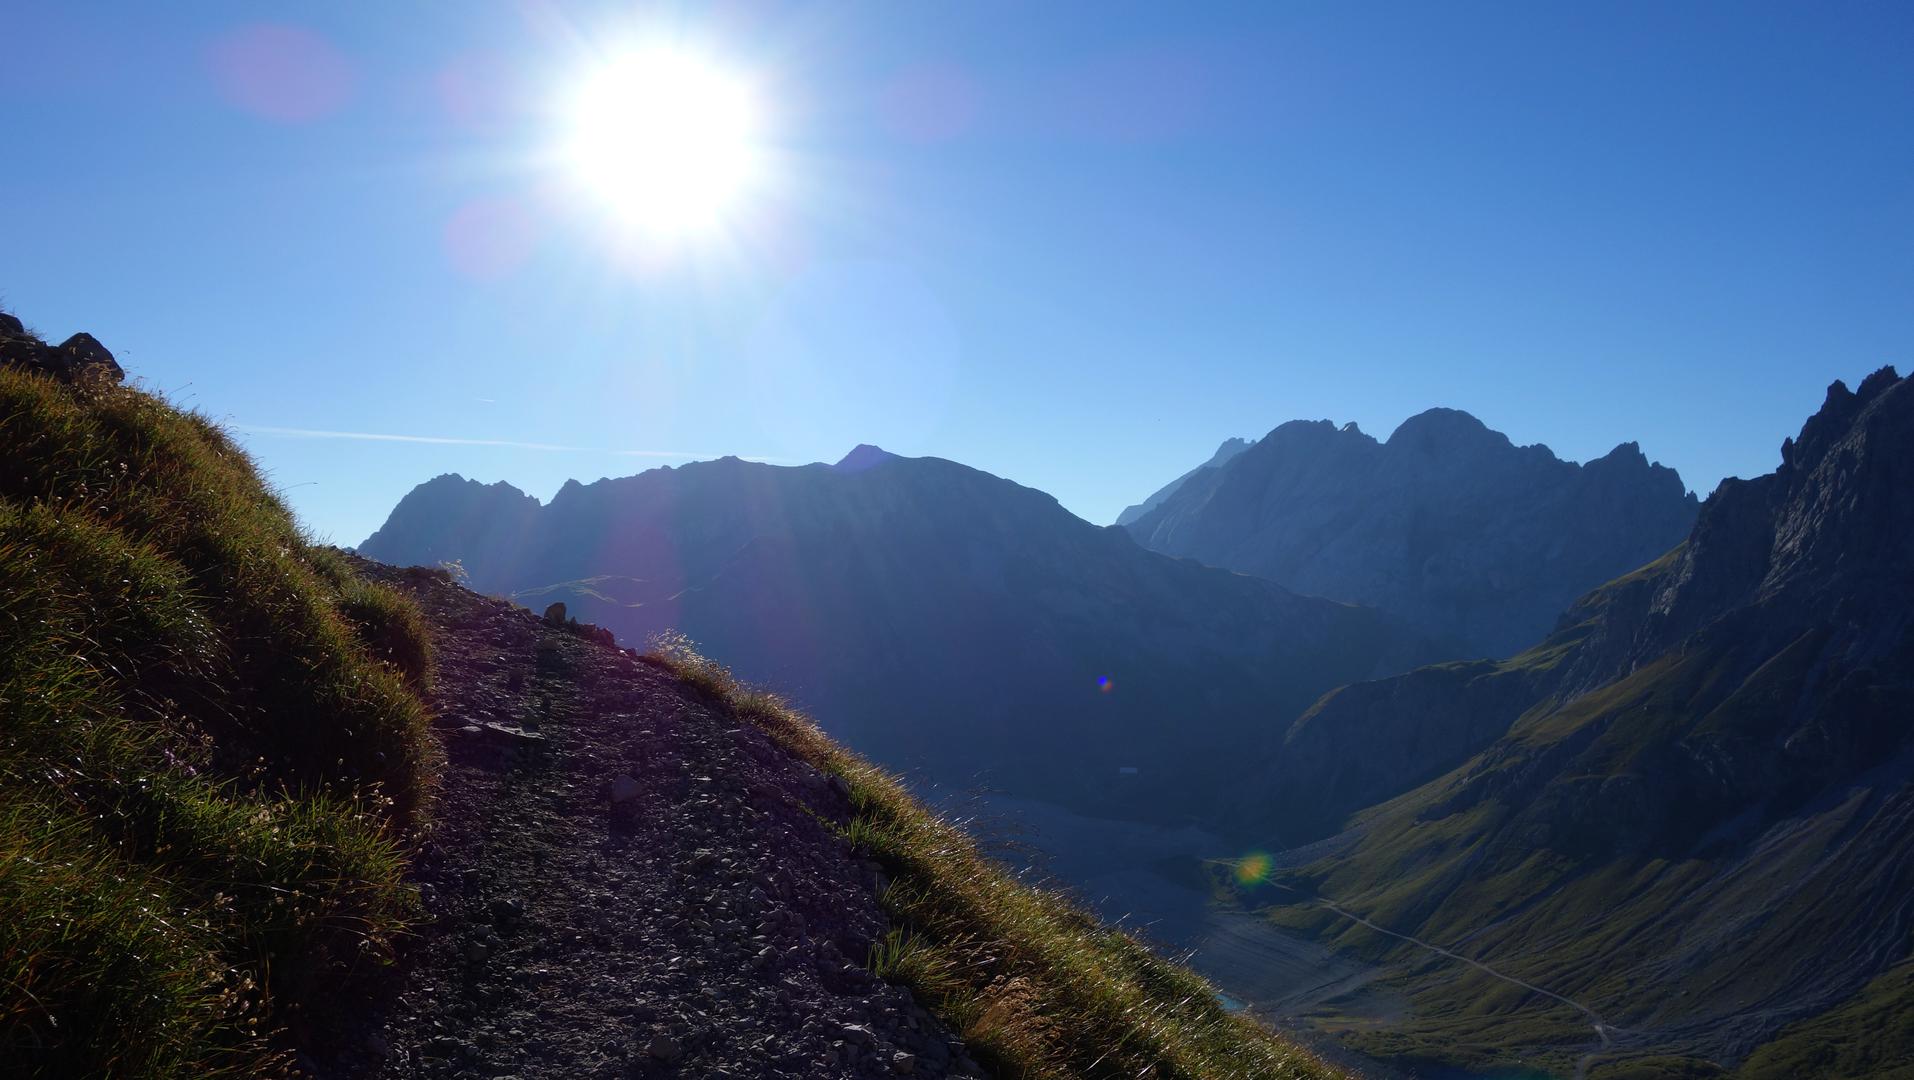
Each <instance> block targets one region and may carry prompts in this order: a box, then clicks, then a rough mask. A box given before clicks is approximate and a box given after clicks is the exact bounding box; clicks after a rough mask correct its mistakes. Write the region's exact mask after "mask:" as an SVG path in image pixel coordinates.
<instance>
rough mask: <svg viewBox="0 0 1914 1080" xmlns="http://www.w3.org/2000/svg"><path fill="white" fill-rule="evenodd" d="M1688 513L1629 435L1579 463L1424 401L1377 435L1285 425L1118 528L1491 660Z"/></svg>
mask: <svg viewBox="0 0 1914 1080" xmlns="http://www.w3.org/2000/svg"><path fill="white" fill-rule="evenodd" d="M1695 505H1696V503H1695V499H1694V497H1693V496H1692V495H1689V494H1688V493H1687V492H1686V490H1685V489H1684V488H1683V486H1682V482H1681V478H1680V477H1679V476H1678V475H1676V473H1675V472H1674V470H1672V469H1668V468H1665V467H1663V466H1661V465H1655V464H1650V463H1649V461H1648V459H1647V458H1645V457H1644V456H1643V455H1642V452H1641V449H1640V448H1639V447H1638V446H1636V445H1635V444H1634V443H1623V444H1622V445H1621V446H1618V447H1616V448H1615V449H1614V450H1613V451H1611V452H1610V453H1609V454H1608V455H1607V456H1605V457H1602V458H1599V459H1597V460H1595V461H1591V462H1588V463H1587V464H1584V465H1577V464H1574V463H1572V462H1565V461H1561V460H1559V459H1557V458H1556V457H1555V455H1554V454H1552V453H1550V452H1549V450H1548V448H1547V447H1544V446H1523V447H1518V446H1515V445H1513V444H1511V443H1510V442H1509V440H1508V438H1507V437H1506V436H1504V435H1502V434H1500V433H1499V432H1495V431H1491V430H1489V429H1488V428H1487V427H1485V426H1483V424H1482V423H1481V422H1480V421H1478V420H1477V419H1475V418H1474V417H1473V416H1470V415H1469V414H1468V413H1465V412H1458V411H1456V410H1453V409H1431V410H1429V411H1427V412H1425V413H1422V414H1420V415H1417V416H1413V417H1411V418H1409V419H1408V420H1406V421H1404V422H1403V423H1402V426H1401V427H1399V428H1397V429H1396V431H1395V433H1394V434H1393V435H1391V436H1390V437H1389V439H1388V441H1387V442H1378V441H1377V440H1375V439H1374V438H1371V437H1370V436H1368V435H1366V434H1363V433H1362V432H1361V431H1360V430H1358V429H1357V428H1356V426H1355V425H1354V424H1348V425H1345V426H1343V427H1341V428H1338V427H1336V426H1335V425H1333V424H1331V423H1330V422H1328V421H1326V420H1323V421H1315V422H1308V421H1300V420H1299V421H1294V422H1291V423H1288V424H1284V425H1282V426H1281V427H1279V428H1277V429H1276V430H1274V431H1272V432H1270V433H1269V434H1268V435H1267V436H1265V437H1264V438H1263V439H1262V441H1260V442H1258V443H1256V444H1255V445H1254V446H1252V447H1250V448H1249V449H1247V450H1246V451H1244V452H1243V453H1242V454H1240V455H1238V456H1237V457H1235V458H1234V459H1233V460H1231V461H1229V462H1227V463H1225V464H1222V465H1220V466H1217V467H1214V468H1205V469H1199V470H1198V471H1197V472H1196V473H1194V474H1192V475H1191V476H1190V477H1189V478H1188V479H1187V480H1186V481H1184V482H1182V483H1181V484H1180V485H1179V486H1178V487H1177V488H1176V490H1175V491H1173V492H1171V493H1170V495H1169V496H1168V497H1167V498H1165V499H1164V500H1163V501H1162V503H1161V505H1159V506H1157V507H1156V508H1155V509H1153V510H1151V511H1149V512H1147V513H1145V514H1143V515H1141V516H1140V517H1138V518H1137V519H1135V520H1134V521H1131V522H1129V523H1127V527H1128V528H1129V529H1130V531H1131V532H1132V534H1134V535H1135V536H1136V538H1137V540H1138V542H1139V543H1141V544H1143V546H1145V547H1148V548H1151V549H1153V550H1156V551H1162V552H1165V553H1167V554H1171V555H1183V556H1188V557H1190V558H1194V559H1197V560H1200V561H1202V562H1205V563H1209V564H1210V565H1212V566H1222V567H1228V568H1230V569H1233V570H1241V571H1243V572H1245V573H1250V574H1256V575H1258V576H1261V577H1266V578H1269V579H1270V580H1272V581H1275V582H1277V583H1279V584H1282V585H1285V586H1287V587H1289V588H1291V589H1294V590H1296V591H1297V592H1300V593H1305V594H1309V595H1315V596H1326V597H1329V598H1331V599H1336V600H1346V601H1349V602H1352V603H1359V604H1367V605H1371V606H1375V607H1380V608H1382V609H1384V610H1385V611H1390V612H1393V613H1395V614H1398V615H1400V616H1402V617H1403V618H1405V619H1406V620H1408V621H1409V622H1410V623H1411V624H1413V625H1415V626H1417V627H1419V628H1421V629H1422V630H1424V631H1425V632H1427V633H1430V634H1433V635H1439V636H1443V637H1447V638H1452V639H1455V640H1457V641H1460V642H1461V643H1463V644H1464V645H1465V646H1466V647H1467V648H1468V650H1469V652H1470V653H1471V654H1473V655H1476V656H1493V657H1502V656H1508V655H1510V654H1511V653H1513V652H1515V651H1517V650H1518V649H1521V648H1523V647H1525V646H1527V645H1528V644H1529V643H1531V642H1533V641H1534V640H1535V639H1536V638H1538V637H1540V636H1541V635H1542V634H1543V633H1545V632H1546V631H1547V630H1548V628H1549V627H1550V626H1551V625H1552V624H1553V622H1554V620H1555V618H1556V616H1558V615H1559V614H1560V613H1561V611H1562V609H1563V608H1565V607H1566V606H1567V605H1568V604H1569V603H1570V602H1571V601H1572V600H1574V598H1575V597H1577V596H1579V595H1581V594H1582V593H1584V592H1586V591H1587V590H1589V589H1591V588H1593V587H1595V586H1596V585H1599V584H1601V583H1602V582H1604V581H1607V580H1608V579H1610V578H1612V577H1614V576H1615V575H1617V574H1621V573H1624V572H1626V571H1628V570H1629V569H1631V568H1633V567H1636V566H1640V565H1641V564H1642V563H1645V562H1647V561H1649V560H1650V559H1653V558H1655V557H1656V556H1658V555H1660V554H1662V553H1663V552H1665V551H1667V550H1668V548H1670V547H1671V546H1673V545H1674V544H1675V543H1676V542H1677V541H1679V540H1680V539H1681V538H1682V536H1683V535H1684V534H1686V532H1687V531H1688V528H1689V526H1690V524H1692V522H1693V521H1694V515H1695Z"/></svg>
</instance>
